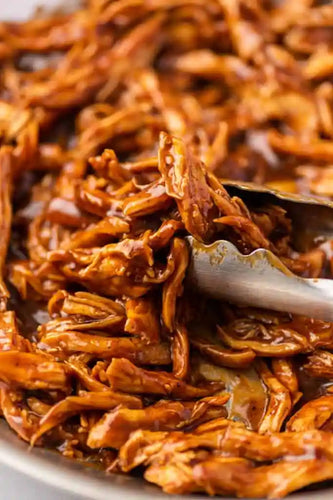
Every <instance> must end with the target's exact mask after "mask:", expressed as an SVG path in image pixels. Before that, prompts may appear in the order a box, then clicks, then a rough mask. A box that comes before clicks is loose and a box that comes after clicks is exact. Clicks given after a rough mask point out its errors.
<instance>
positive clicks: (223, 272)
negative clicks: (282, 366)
mask: <svg viewBox="0 0 333 500" xmlns="http://www.w3.org/2000/svg"><path fill="white" fill-rule="evenodd" d="M186 239H187V241H188V242H189V244H190V247H191V264H190V266H189V270H188V273H187V279H188V281H189V282H190V284H191V286H193V287H195V288H196V289H198V290H200V291H201V292H203V293H204V294H207V295H210V296H212V297H215V298H219V299H225V300H227V301H229V302H231V303H237V304H242V305H247V306H254V307H262V308H264V309H274V310H276V311H283V312H291V313H296V314H304V315H305V316H312V317H314V318H318V319H322V320H325V321H333V280H327V279H304V278H300V277H299V276H296V275H295V274H293V273H292V272H290V271H289V269H287V267H286V266H285V265H284V264H282V262H281V261H280V259H278V258H277V257H276V256H275V255H274V254H273V253H272V252H270V251H269V250H264V249H262V248H260V249H258V250H255V251H254V252H252V253H251V254H250V255H242V254H241V253H240V252H239V251H238V250H237V248H236V247H235V246H234V245H233V244H232V243H230V242H229V241H223V240H220V241H215V242H214V243H212V244H211V245H204V244H202V243H200V242H198V241H196V240H195V239H194V238H193V237H191V236H189V237H187V238H186Z"/></svg>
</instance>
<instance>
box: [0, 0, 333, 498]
mask: <svg viewBox="0 0 333 500" xmlns="http://www.w3.org/2000/svg"><path fill="white" fill-rule="evenodd" d="M43 3H44V5H45V4H46V5H47V7H48V8H50V7H52V5H57V4H59V3H62V2H61V0H44V2H43V0H8V1H6V0H0V19H1V20H3V19H12V20H15V19H23V18H26V17H27V16H28V15H30V14H31V13H32V11H33V8H34V7H37V6H39V5H41V4H43ZM66 3H68V2H66ZM9 470H11V471H12V473H11V474H8V471H9ZM29 478H34V480H32V479H31V480H29ZM0 481H1V488H0V498H1V499H4V500H11V499H13V500H14V498H15V500H16V499H17V498H20V499H21V500H30V499H32V498H40V499H41V500H58V499H60V498H61V499H63V500H74V499H75V500H79V499H81V500H82V499H91V500H107V499H117V500H153V499H154V500H155V499H157V500H158V499H161V500H163V499H164V500H165V499H166V498H172V499H177V498H178V499H182V500H189V499H191V500H203V499H205V500H207V499H208V497H207V496H202V495H184V496H171V497H170V496H169V495H165V494H163V493H162V492H161V491H160V490H159V489H158V488H156V487H154V486H150V485H148V484H147V483H145V482H144V481H142V480H140V479H137V478H131V477H127V476H114V475H109V476H107V475H105V474H104V473H102V472H99V471H97V470H95V469H92V468H90V467H86V466H83V465H81V464H78V463H74V462H72V461H70V460H68V459H65V458H63V457H62V456H60V455H58V454H56V453H54V452H50V451H48V450H42V449H39V448H33V449H31V448H29V446H28V445H27V444H26V443H24V442H22V441H21V440H20V439H18V437H17V436H16V435H15V434H14V433H13V432H12V431H10V429H9V428H8V426H7V424H6V423H5V422H4V421H2V420H1V421H0ZM38 485H40V487H39V486H38ZM28 489H29V491H28ZM15 492H16V494H15ZM291 498H292V499H293V500H313V499H315V498H320V499H321V500H330V499H332V498H333V488H330V489H326V490H323V489H321V490H320V491H318V492H315V493H314V492H303V493H299V494H295V495H292V496H291ZM226 500H228V499H226ZM229 500H230V499H229Z"/></svg>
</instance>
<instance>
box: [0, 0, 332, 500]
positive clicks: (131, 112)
mask: <svg viewBox="0 0 333 500" xmlns="http://www.w3.org/2000/svg"><path fill="white" fill-rule="evenodd" d="M0 67H1V78H0V228H1V241H0V409H1V414H2V417H3V419H4V420H5V421H6V422H7V424H8V425H9V427H10V428H11V429H12V430H13V432H15V433H16V434H17V435H18V436H19V437H20V438H21V439H23V440H24V441H26V442H27V443H29V444H30V445H34V446H41V447H45V448H52V449H57V450H58V451H59V452H60V453H62V454H63V455H65V456H67V457H72V458H78V459H80V461H81V462H83V461H89V462H95V463H96V462H98V463H99V465H100V466H101V468H102V469H104V470H109V471H113V472H121V473H128V474H131V473H132V471H133V470H135V469H136V470H135V474H136V475H138V474H141V475H143V476H144V478H145V479H146V480H147V481H149V482H151V483H154V484H157V485H159V486H160V487H161V488H162V489H163V490H164V491H165V492H166V493H172V494H182V493H190V492H199V493H202V492H205V493H207V494H208V495H215V494H217V495H227V496H229V497H230V496H235V497H242V498H244V497H249V498H259V497H260V498H261V497H268V498H278V497H283V496H285V495H287V494H289V493H291V492H293V491H296V490H299V489H301V488H303V487H305V486H308V485H312V484H314V483H319V482H322V481H326V480H331V481H333V434H332V433H333V417H332V415H333V395H332V393H333V388H332V379H333V324H332V323H328V322H324V321H320V320H318V319H313V318H309V317H305V316H302V317H301V316H296V315H292V314H287V313H286V314H282V313H278V312H275V311H264V310H260V309H253V308H249V307H240V306H239V305H237V304H227V303H224V302H217V301H214V300H212V299H209V298H207V297H204V296H202V295H201V294H199V293H198V292H197V291H196V290H195V289H192V288H191V287H190V286H189V284H188V282H187V280H186V274H187V269H188V266H189V265H190V262H191V255H190V249H189V247H188V244H187V239H186V237H187V236H188V235H192V236H193V237H194V238H195V239H196V240H198V241H200V242H202V243H205V244H210V243H213V242H214V241H216V240H219V239H225V240H228V241H230V242H232V243H233V244H234V245H236V246H237V248H238V249H239V251H240V252H241V253H243V254H249V253H251V252H252V251H253V250H256V249H259V248H265V249H269V250H270V251H271V252H273V253H274V254H275V255H276V256H277V257H278V258H279V259H280V260H281V261H282V262H283V263H284V264H285V266H287V267H288V268H289V269H290V270H291V271H292V272H294V273H296V274H297V275H299V276H303V277H312V278H328V279H332V278H333V238H332V234H333V233H332V224H331V220H326V219H325V220H324V217H323V218H322V219H323V220H316V217H314V216H313V214H312V213H311V206H310V212H309V211H308V212H306V213H305V212H304V214H303V220H304V219H305V222H303V224H302V223H301V217H300V215H302V214H301V213H300V211H302V204H299V205H298V212H297V210H295V209H294V210H292V209H291V208H290V204H289V205H288V203H289V201H295V200H296V201H297V200H298V201H300V199H301V197H302V196H303V195H304V194H310V195H312V196H313V197H314V198H315V199H316V200H317V202H316V203H317V205H319V206H320V205H323V204H325V203H326V204H327V201H328V200H330V199H333V8H332V5H331V3H330V2H327V1H326V2H325V1H319V0H318V1H317V0H281V1H273V0H267V1H266V0H265V1H264V0H253V1H249V0H233V1H228V0H206V1H203V0H168V1H166V0H90V1H87V2H83V3H82V5H81V7H80V8H78V9H77V10H75V11H74V12H71V13H70V14H68V13H62V12H61V10H57V12H55V13H52V12H51V13H50V12H49V13H48V14H46V13H44V12H41V13H40V14H39V16H38V17H36V18H33V19H31V20H27V21H25V22H4V21H3V22H0ZM244 186H245V187H244ZM263 186H264V187H263ZM274 190H277V191H274ZM281 191H284V194H283V195H281V196H280V197H279V196H278V195H277V194H276V193H278V194H279V193H280V194H281ZM274 193H275V194H274ZM323 197H324V200H323ZM281 200H284V201H285V203H282V201H281ZM295 205H297V204H295ZM317 205H316V206H317ZM308 208H309V207H308ZM321 208H323V207H321ZM326 208H327V207H326ZM322 213H324V212H322ZM325 213H327V211H326V212H325ZM321 228H325V230H324V229H323V230H322V231H321ZM316 229H317V231H316ZM226 285H227V284H226ZM253 293H254V294H255V293H256V291H255V290H253ZM109 480H110V481H112V477H110V479H109ZM312 487H314V486H312ZM314 495H315V496H316V494H314ZM318 495H319V494H318Z"/></svg>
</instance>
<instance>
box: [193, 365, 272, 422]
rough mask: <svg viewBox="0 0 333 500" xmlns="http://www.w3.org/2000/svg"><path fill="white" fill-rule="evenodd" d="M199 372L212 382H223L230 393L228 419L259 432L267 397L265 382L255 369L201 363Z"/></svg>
mask: <svg viewBox="0 0 333 500" xmlns="http://www.w3.org/2000/svg"><path fill="white" fill-rule="evenodd" d="M198 368H199V372H200V374H201V375H202V376H203V377H205V378H206V379H207V380H210V381H218V382H221V381H223V382H224V383H225V391H226V392H229V393H230V400H229V401H228V403H227V405H226V407H227V410H228V418H230V419H232V420H236V421H241V422H243V423H244V424H245V425H246V426H247V427H248V428H249V429H253V430H257V429H258V427H259V424H260V421H261V419H262V418H263V416H264V413H265V409H266V405H267V395H266V390H265V386H264V384H263V382H262V381H261V379H260V378H259V376H258V375H257V373H256V371H255V370H254V369H253V368H248V369H246V370H233V369H231V368H222V367H218V366H215V365H213V364H211V363H209V362H208V361H206V360H202V361H200V366H199V367H198Z"/></svg>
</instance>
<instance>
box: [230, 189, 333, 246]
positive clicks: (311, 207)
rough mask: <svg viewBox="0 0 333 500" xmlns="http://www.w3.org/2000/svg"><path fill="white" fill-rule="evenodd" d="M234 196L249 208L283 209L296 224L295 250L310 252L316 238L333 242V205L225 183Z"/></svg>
mask: <svg viewBox="0 0 333 500" xmlns="http://www.w3.org/2000/svg"><path fill="white" fill-rule="evenodd" d="M221 181H222V184H223V186H224V187H225V189H226V190H227V191H228V193H229V194H230V195H231V196H238V197H239V198H241V199H242V200H243V201H244V202H245V203H246V205H248V206H249V207H260V206H262V205H269V204H273V205H279V206H280V207H282V208H283V209H284V210H286V212H287V215H288V217H289V218H290V219H291V220H292V221H293V246H294V248H295V249H296V250H298V251H300V252H305V251H307V250H309V248H310V247H311V245H312V242H313V240H314V239H315V238H317V237H318V236H319V237H322V238H326V239H327V238H333V202H332V201H331V200H328V199H323V198H318V197H315V196H308V195H300V194H293V193H286V192H283V191H277V190H276V189H272V188H269V187H267V186H260V185H258V184H253V183H251V182H238V181H230V180H224V179H221Z"/></svg>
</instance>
